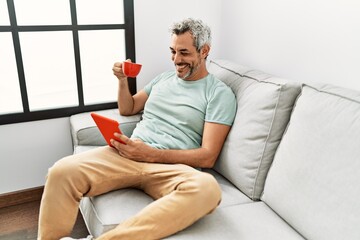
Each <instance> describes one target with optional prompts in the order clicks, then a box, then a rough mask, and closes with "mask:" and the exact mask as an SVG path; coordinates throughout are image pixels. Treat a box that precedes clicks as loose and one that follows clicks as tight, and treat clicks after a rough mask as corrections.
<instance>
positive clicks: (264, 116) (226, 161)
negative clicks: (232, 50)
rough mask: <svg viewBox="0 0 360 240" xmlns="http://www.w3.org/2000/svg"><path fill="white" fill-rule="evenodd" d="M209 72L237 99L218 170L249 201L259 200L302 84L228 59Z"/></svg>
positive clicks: (216, 64)
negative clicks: (224, 84)
mask: <svg viewBox="0 0 360 240" xmlns="http://www.w3.org/2000/svg"><path fill="white" fill-rule="evenodd" d="M209 71H210V72H211V73H213V74H214V75H215V76H216V77H218V78H219V79H220V80H222V81H223V82H224V83H226V84H227V85H228V86H229V87H230V88H231V89H232V91H233V92H234V93H235V95H236V98H237V113H236V117H235V121H234V124H233V126H232V128H231V131H230V133H229V135H228V137H227V140H226V141H225V144H224V147H223V149H222V152H221V155H220V157H219V159H218V161H217V163H216V166H215V169H216V170H217V171H218V172H219V173H221V174H222V175H223V176H225V177H226V178H227V179H229V180H230V181H231V182H232V183H233V184H234V185H235V186H237V187H238V188H239V189H240V190H241V191H242V192H244V193H245V194H246V195H247V196H249V197H250V198H252V199H254V200H256V199H259V198H260V195H261V193H262V191H263V187H264V182H265V178H266V175H267V172H268V169H269V167H270V165H271V163H272V160H273V157H274V154H275V151H276V149H277V147H278V144H279V142H280V140H281V137H282V135H283V133H284V131H285V128H286V126H287V123H288V121H289V118H290V114H291V110H292V106H293V104H294V102H295V99H296V97H297V96H298V94H299V93H300V89H301V85H300V84H299V83H296V82H291V81H288V80H286V79H281V78H277V77H274V76H271V75H269V74H266V73H263V72H261V71H257V70H251V69H249V68H246V67H243V66H241V65H237V64H234V63H232V62H229V61H225V60H212V61H211V62H210V64H209Z"/></svg>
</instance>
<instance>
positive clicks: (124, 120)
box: [70, 109, 141, 146]
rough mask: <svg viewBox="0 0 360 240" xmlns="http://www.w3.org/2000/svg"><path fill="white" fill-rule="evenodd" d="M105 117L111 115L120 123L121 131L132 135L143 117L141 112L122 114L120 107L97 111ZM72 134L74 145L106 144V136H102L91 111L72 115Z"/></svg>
mask: <svg viewBox="0 0 360 240" xmlns="http://www.w3.org/2000/svg"><path fill="white" fill-rule="evenodd" d="M96 113H98V114H101V115H103V116H105V117H109V118H112V119H115V120H117V121H118V122H119V123H121V124H120V129H121V131H122V132H123V133H124V134H125V135H127V136H130V135H131V133H132V131H133V130H134V128H135V126H136V124H137V123H138V122H139V120H140V118H141V114H136V115H133V116H121V115H120V114H119V110H118V109H108V110H102V111H96ZM70 125H71V136H72V140H73V145H74V146H77V145H90V146H91V145H92V146H103V145H106V142H105V140H104V138H103V137H102V135H101V133H100V131H99V129H98V128H97V126H96V124H95V122H94V120H93V119H92V117H91V116H90V113H89V112H86V113H80V114H75V115H73V116H71V117H70Z"/></svg>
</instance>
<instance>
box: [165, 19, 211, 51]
mask: <svg viewBox="0 0 360 240" xmlns="http://www.w3.org/2000/svg"><path fill="white" fill-rule="evenodd" d="M170 32H171V33H172V34H176V35H180V34H183V33H186V32H190V33H191V35H192V36H193V38H194V46H195V48H196V50H197V51H198V52H199V51H200V49H201V48H202V47H203V46H204V45H205V44H207V45H209V46H211V29H210V28H209V27H208V26H207V25H206V24H204V23H203V22H202V21H201V20H195V19H192V18H187V19H184V20H182V21H180V22H176V23H174V24H173V25H172V26H171V27H170Z"/></svg>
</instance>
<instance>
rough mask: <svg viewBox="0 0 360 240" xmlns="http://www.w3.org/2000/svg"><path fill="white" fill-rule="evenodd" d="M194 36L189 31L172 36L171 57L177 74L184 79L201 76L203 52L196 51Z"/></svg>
mask: <svg viewBox="0 0 360 240" xmlns="http://www.w3.org/2000/svg"><path fill="white" fill-rule="evenodd" d="M193 41H194V40H193V37H192V35H191V34H190V33H189V32H186V33H183V34H180V35H176V34H173V35H172V38H171V46H170V51H171V59H172V61H173V62H174V64H175V67H176V74H177V76H178V77H179V78H181V79H183V80H197V79H199V78H200V77H202V76H201V69H200V67H201V66H200V65H201V63H202V62H203V59H202V58H201V54H200V53H199V52H197V51H196V48H195V46H194V44H193Z"/></svg>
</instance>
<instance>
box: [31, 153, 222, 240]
mask: <svg viewBox="0 0 360 240" xmlns="http://www.w3.org/2000/svg"><path fill="white" fill-rule="evenodd" d="M127 187H132V188H138V189H141V190H143V191H144V192H145V193H147V194H148V195H150V196H151V197H152V198H154V199H155V200H156V201H154V202H152V203H151V204H149V205H148V206H147V207H145V208H144V209H143V210H141V211H140V212H139V213H138V214H137V215H135V216H133V217H131V218H129V219H128V220H126V221H124V222H122V223H120V224H119V225H118V226H117V227H116V228H114V229H113V230H110V231H109V232H107V233H105V234H103V235H102V236H100V237H99V238H97V239H99V240H105V239H106V240H107V239H131V240H135V239H141V240H145V239H161V238H163V237H166V236H169V235H171V234H173V233H176V232H178V231H180V230H182V229H184V228H186V227H188V226H189V225H191V224H192V223H194V222H195V221H197V220H198V219H199V218H201V217H203V216H205V215H206V214H208V213H210V212H211V211H212V210H214V209H215V208H216V206H217V205H218V204H219V202H220V199H221V191H220V188H219V185H218V184H217V182H216V180H215V179H214V178H213V176H211V175H210V174H207V173H203V172H200V171H198V170H196V169H193V168H192V167H189V166H186V165H183V164H156V163H141V162H135V161H132V160H128V159H126V158H122V157H121V156H119V154H118V153H117V151H116V150H115V149H113V148H111V147H100V148H97V149H94V150H91V151H87V152H83V153H80V154H77V155H72V156H69V157H65V158H63V159H61V160H60V161H58V162H57V163H55V164H54V166H53V167H52V168H50V169H49V173H48V176H47V181H46V184H45V189H44V194H43V197H42V201H41V207H40V218H39V233H38V239H39V240H59V239H60V238H61V237H65V236H69V235H70V233H71V231H72V228H73V226H74V224H75V221H76V217H77V213H78V206H79V202H80V200H81V198H82V197H83V196H87V197H91V196H96V195H100V194H103V193H106V192H109V191H111V190H115V189H121V188H127ZM129 204H131V203H129Z"/></svg>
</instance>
